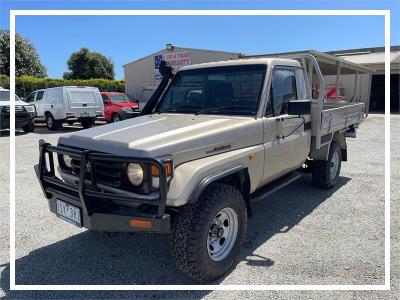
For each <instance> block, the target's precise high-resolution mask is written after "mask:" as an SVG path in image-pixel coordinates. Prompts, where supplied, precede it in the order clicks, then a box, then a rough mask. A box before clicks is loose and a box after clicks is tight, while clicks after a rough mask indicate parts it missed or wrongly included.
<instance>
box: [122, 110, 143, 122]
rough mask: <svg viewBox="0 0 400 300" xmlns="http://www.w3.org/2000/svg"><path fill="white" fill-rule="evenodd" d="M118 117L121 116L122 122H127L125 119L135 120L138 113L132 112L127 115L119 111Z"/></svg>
mask: <svg viewBox="0 0 400 300" xmlns="http://www.w3.org/2000/svg"><path fill="white" fill-rule="evenodd" d="M120 115H121V119H122V120H127V119H131V118H135V117H137V116H139V115H140V111H133V112H129V113H127V112H125V111H121V112H120Z"/></svg>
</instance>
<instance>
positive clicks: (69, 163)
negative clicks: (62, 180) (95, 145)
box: [63, 154, 72, 168]
mask: <svg viewBox="0 0 400 300" xmlns="http://www.w3.org/2000/svg"><path fill="white" fill-rule="evenodd" d="M63 160H64V164H65V165H66V166H67V167H68V168H72V157H71V156H69V155H68V154H64V155H63Z"/></svg>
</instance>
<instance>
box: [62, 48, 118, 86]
mask: <svg viewBox="0 0 400 300" xmlns="http://www.w3.org/2000/svg"><path fill="white" fill-rule="evenodd" d="M67 65H68V69H69V70H70V72H65V73H64V76H63V77H64V79H91V78H104V79H110V80H112V79H114V74H115V73H114V63H113V62H112V60H111V59H110V58H108V57H106V56H104V55H102V54H100V53H97V52H91V51H90V50H89V49H87V48H81V50H79V51H78V52H74V53H72V54H71V56H70V57H69V59H68V61H67Z"/></svg>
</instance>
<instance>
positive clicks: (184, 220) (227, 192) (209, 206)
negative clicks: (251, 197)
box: [172, 183, 247, 282]
mask: <svg viewBox="0 0 400 300" xmlns="http://www.w3.org/2000/svg"><path fill="white" fill-rule="evenodd" d="M246 223H247V210H246V203H245V201H244V199H243V196H242V194H241V193H240V192H239V191H238V190H237V189H236V188H234V187H233V186H230V185H227V184H222V183H212V184H210V185H209V186H208V187H207V188H206V189H205V191H204V192H203V194H202V196H201V197H200V199H199V200H198V201H197V202H196V203H195V204H192V205H187V206H185V207H183V209H182V210H181V212H180V213H179V214H178V215H177V216H176V218H175V220H174V224H173V234H172V251H173V254H174V256H175V261H176V264H177V266H178V268H179V269H180V270H181V271H182V272H183V273H184V274H186V275H188V276H189V277H191V278H193V279H196V280H199V281H204V282H207V281H211V280H215V279H217V278H218V277H221V276H222V275H224V274H225V273H227V272H228V271H229V270H230V269H231V268H232V267H233V266H234V264H235V261H236V257H237V255H238V253H239V252H240V249H241V247H242V245H243V241H244V238H245V233H246Z"/></svg>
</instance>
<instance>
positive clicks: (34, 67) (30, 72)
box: [0, 30, 46, 77]
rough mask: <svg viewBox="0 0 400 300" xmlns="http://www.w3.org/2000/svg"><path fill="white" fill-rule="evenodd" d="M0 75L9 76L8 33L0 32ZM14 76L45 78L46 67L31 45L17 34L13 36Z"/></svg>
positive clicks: (5, 31) (6, 31)
mask: <svg viewBox="0 0 400 300" xmlns="http://www.w3.org/2000/svg"><path fill="white" fill-rule="evenodd" d="M0 74H1V75H7V76H8V75H9V74H10V32H9V31H8V30H0ZM15 75H16V76H36V77H46V67H45V66H43V65H42V63H41V62H40V58H39V55H38V53H37V51H36V49H35V47H34V46H33V44H32V43H31V42H30V41H29V40H27V39H25V38H23V37H22V36H21V35H19V34H18V33H17V34H16V35H15Z"/></svg>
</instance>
